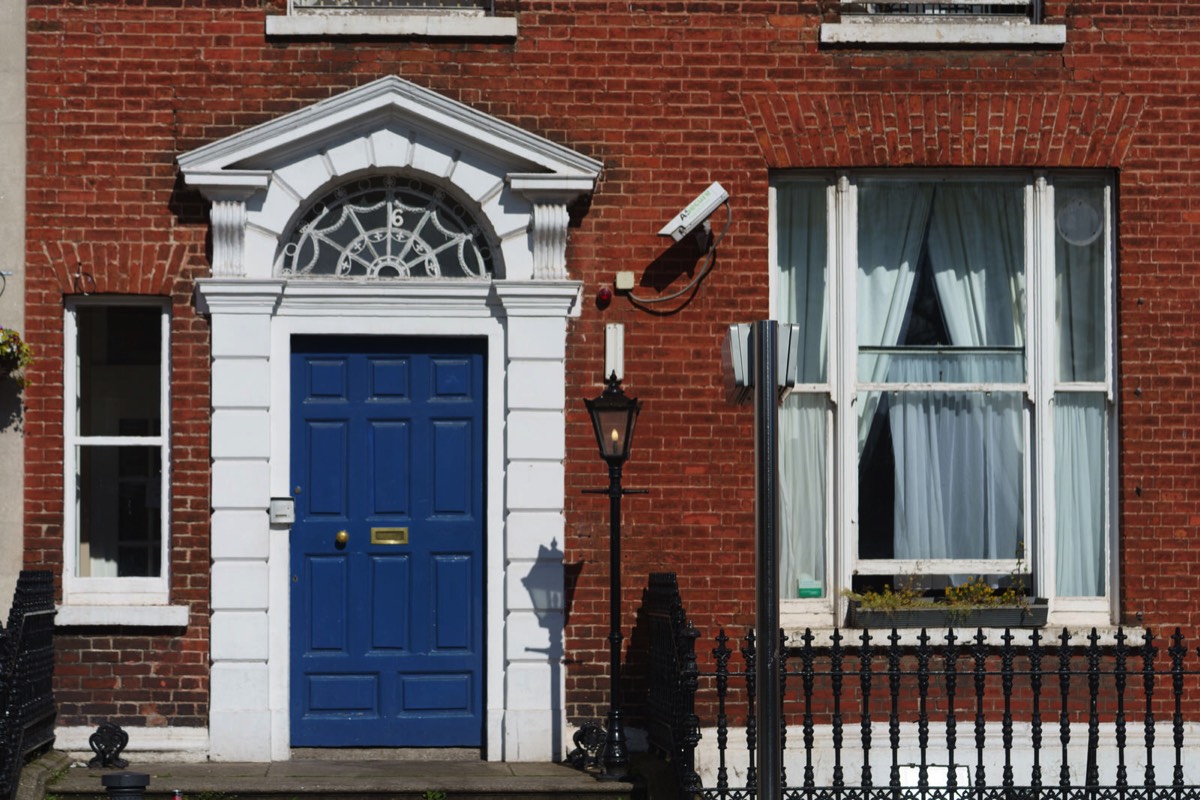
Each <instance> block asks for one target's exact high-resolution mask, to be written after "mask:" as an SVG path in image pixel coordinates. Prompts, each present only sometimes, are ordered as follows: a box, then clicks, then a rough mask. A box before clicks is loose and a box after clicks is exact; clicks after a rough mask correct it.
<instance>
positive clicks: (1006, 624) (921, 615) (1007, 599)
mask: <svg viewBox="0 0 1200 800" xmlns="http://www.w3.org/2000/svg"><path fill="white" fill-rule="evenodd" d="M1002 584H1003V585H998V586H993V585H991V584H989V583H988V581H987V579H986V578H984V577H983V576H981V575H972V576H971V577H969V578H967V580H966V581H964V582H963V583H960V584H958V585H951V586H947V587H946V588H945V589H944V590H943V591H942V593H941V596H936V595H933V596H931V594H930V593H929V592H927V591H926V590H925V589H924V588H923V586H922V585H921V584H920V581H919V578H918V576H916V575H909V576H907V577H905V579H904V581H903V582H902V583H901V584H900V585H899V586H898V587H897V588H895V589H893V588H892V587H891V586H886V585H885V586H884V587H883V588H882V589H881V590H867V591H863V592H851V591H847V592H845V594H846V596H847V597H848V598H849V599H850V606H849V613H848V614H847V618H846V624H847V625H848V626H849V627H851V628H934V627H960V628H976V627H980V628H1036V627H1041V626H1043V625H1045V624H1046V612H1047V605H1046V601H1045V600H1044V599H1042V598H1037V597H1033V598H1031V597H1029V593H1028V591H1027V590H1026V588H1025V587H1026V583H1025V574H1024V572H1023V571H1022V569H1021V566H1020V564H1018V567H1017V570H1015V571H1014V572H1013V574H1012V575H1011V576H1010V577H1009V579H1008V580H1006V581H1003V582H1002Z"/></svg>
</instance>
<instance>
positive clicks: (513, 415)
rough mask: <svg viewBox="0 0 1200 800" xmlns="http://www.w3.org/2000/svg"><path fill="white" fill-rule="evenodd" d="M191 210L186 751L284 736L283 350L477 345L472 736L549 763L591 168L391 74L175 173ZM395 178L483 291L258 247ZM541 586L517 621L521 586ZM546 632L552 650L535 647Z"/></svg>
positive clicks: (247, 747)
mask: <svg viewBox="0 0 1200 800" xmlns="http://www.w3.org/2000/svg"><path fill="white" fill-rule="evenodd" d="M179 164H180V167H181V169H182V171H183V173H184V176H185V178H186V180H187V181H188V183H189V184H190V185H192V186H195V187H197V188H199V189H200V190H201V191H202V192H203V193H204V194H205V196H206V197H207V198H208V199H209V200H210V201H211V202H212V204H213V207H212V241H213V276H212V277H211V278H208V279H204V280H201V281H200V282H199V285H198V287H197V300H198V304H199V307H200V308H201V310H202V311H203V312H204V313H206V314H208V315H209V316H210V320H211V328H212V408H213V411H212V458H213V475H212V508H213V515H212V558H213V567H212V609H213V614H212V629H211V645H210V646H211V657H212V672H211V695H210V698H211V699H210V713H209V719H210V722H209V737H208V743H207V748H208V755H209V757H211V758H213V759H215V760H247V759H250V760H260V761H266V760H284V759H287V758H289V756H290V741H289V723H290V717H289V708H288V680H289V677H288V676H289V608H288V596H289V595H288V592H289V581H288V532H289V529H288V527H287V526H272V525H270V524H269V522H268V514H267V510H268V505H269V502H270V498H271V497H273V496H274V497H285V496H288V495H289V489H290V486H289V479H290V476H289V474H288V472H289V456H290V453H289V425H290V407H289V386H290V374H289V355H290V348H291V339H292V337H293V336H294V335H298V334H315V335H339V334H365V335H389V336H395V335H403V336H476V337H483V338H485V339H486V341H487V358H488V362H487V363H488V393H487V412H486V413H487V422H488V441H487V464H486V468H487V474H488V481H487V509H488V510H487V528H486V536H487V542H486V550H487V568H486V578H485V582H486V585H485V602H486V604H487V609H486V615H487V631H486V634H485V635H486V642H485V647H486V653H487V655H486V660H485V673H486V686H485V694H486V698H487V700H486V704H487V708H486V730H485V731H484V738H485V754H486V756H487V758H489V759H490V760H507V761H518V760H519V761H530V760H532V761H539V760H550V759H556V758H559V757H561V755H562V753H563V750H564V742H563V734H562V732H563V729H564V726H565V717H564V712H563V703H562V698H563V684H564V678H563V675H562V672H561V666H560V663H561V648H562V643H561V635H562V619H563V609H562V600H561V598H562V581H563V577H562V576H563V569H562V543H563V530H564V523H563V505H564V504H563V493H564V488H563V487H564V477H563V457H564V451H565V418H564V409H565V404H566V397H565V389H564V386H565V373H564V364H565V356H566V332H567V321H568V318H569V317H571V316H572V315H574V314H577V313H578V304H579V300H580V288H581V287H580V284H579V283H578V282H577V281H572V280H569V279H568V278H567V272H566V262H565V257H566V238H567V220H568V215H567V206H568V204H569V203H570V202H572V201H573V200H574V199H575V198H576V197H578V196H579V195H581V194H585V193H588V192H591V191H592V189H593V188H594V185H595V181H596V179H597V178H598V176H599V172H600V164H599V163H597V162H595V161H592V160H591V159H588V158H585V157H583V156H580V155H578V154H575V153H573V152H572V151H570V150H567V149H566V148H563V147H561V146H559V145H556V144H553V143H551V142H548V141H546V140H544V139H540V138H539V137H536V136H533V135H530V134H528V133H525V132H523V131H521V130H519V129H517V128H514V127H513V126H510V125H508V124H506V123H503V122H501V121H499V120H496V119H494V118H491V117H488V116H487V115H484V114H480V113H478V112H475V111H473V110H472V109H470V108H468V107H466V106H463V105H461V104H459V103H455V102H453V101H450V100H448V99H446V98H444V97H441V96H439V95H436V94H434V93H432V92H429V91H427V90H424V89H421V88H419V87H417V86H415V85H413V84H411V83H408V82H406V81H403V80H401V79H398V78H385V79H382V80H380V81H376V82H374V83H371V84H367V85H366V86H363V87H360V88H359V89H355V90H353V91H351V92H348V93H346V94H344V95H339V96H337V97H333V98H330V99H329V100H326V101H323V102H322V103H318V104H316V105H314V106H312V107H309V108H306V109H303V110H301V111H299V112H295V113H293V114H290V115H287V116H286V117H282V118H280V119H277V120H274V121H273V122H268V123H266V124H264V125H261V126H259V127H257V128H253V129H250V130H248V131H245V132H243V133H241V134H237V135H235V136H233V137H230V138H229V139H226V140H222V141H220V142H216V143H214V144H211V145H208V146H206V147H204V148H201V149H199V150H196V151H193V152H191V153H188V154H186V155H184V156H181V157H180V159H179ZM395 171H400V172H403V173H406V174H414V175H418V176H420V177H421V178H422V179H423V180H426V181H429V182H432V183H435V184H438V185H441V186H443V187H445V188H447V189H448V190H451V191H453V192H454V193H455V194H456V195H457V196H458V197H459V198H460V199H461V200H464V201H465V203H466V205H468V207H470V208H471V210H472V211H473V212H474V214H475V215H476V218H477V219H478V220H479V221H480V222H481V223H483V224H485V225H486V226H487V227H488V228H490V230H491V233H492V234H493V246H494V250H495V251H496V252H498V257H497V258H495V261H496V263H497V265H498V269H497V274H496V276H495V277H494V278H493V279H490V280H483V281H474V280H427V279H411V280H403V281H390V282H387V281H377V282H368V281H362V280H355V281H348V280H336V279H309V278H303V279H285V278H282V277H279V276H276V275H275V274H274V261H275V255H276V252H277V249H278V247H279V244H280V241H281V239H282V238H283V237H285V236H286V235H287V232H288V228H289V225H291V224H292V222H293V220H295V219H296V217H297V214H298V213H299V212H300V211H301V210H302V209H303V208H304V207H305V205H306V203H308V202H309V201H310V200H311V199H312V198H313V197H314V196H316V195H317V194H319V193H320V192H321V191H323V190H324V189H326V188H328V187H330V186H333V185H336V184H337V183H339V182H340V181H343V180H345V179H348V178H352V177H356V176H359V175H369V174H377V173H379V172H395ZM531 573H536V575H537V576H538V577H537V580H538V585H539V586H546V585H549V586H550V587H551V588H552V589H553V588H555V587H557V591H551V592H550V593H549V595H548V596H550V597H553V598H555V599H554V600H553V601H552V604H551V605H549V606H548V605H547V604H546V601H545V599H544V598H541V599H539V601H538V604H537V605H538V607H535V601H534V598H533V597H532V596H531V595H532V593H531V592H530V591H529V590H528V589H527V587H526V584H525V582H523V580H522V579H525V578H528V576H529V575H530V574H531ZM556 637H557V639H558V640H557V641H555V638H556Z"/></svg>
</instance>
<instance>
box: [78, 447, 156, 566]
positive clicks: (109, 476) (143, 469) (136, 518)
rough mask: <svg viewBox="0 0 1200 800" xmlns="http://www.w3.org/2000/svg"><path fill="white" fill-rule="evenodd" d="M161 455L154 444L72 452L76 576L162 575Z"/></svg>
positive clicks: (89, 448)
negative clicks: (76, 502)
mask: <svg viewBox="0 0 1200 800" xmlns="http://www.w3.org/2000/svg"><path fill="white" fill-rule="evenodd" d="M161 452H162V451H161V448H159V447H154V446H151V447H143V446H137V447H117V446H96V447H80V448H78V449H77V453H78V456H77V463H78V464H79V472H78V474H77V476H76V480H77V485H78V487H79V506H78V513H79V518H78V521H77V525H78V529H79V558H78V564H79V574H80V575H81V576H83V577H89V576H90V577H122V578H124V577H131V576H132V577H158V576H159V575H160V574H161V570H162V563H161V560H162V559H161V553H162V521H161V520H162V514H161V505H162V504H161V497H162V495H161V489H162V457H161Z"/></svg>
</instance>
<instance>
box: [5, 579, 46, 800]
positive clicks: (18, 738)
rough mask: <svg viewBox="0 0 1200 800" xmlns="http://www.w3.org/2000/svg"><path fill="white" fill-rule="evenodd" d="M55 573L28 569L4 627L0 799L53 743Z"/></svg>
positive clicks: (18, 580) (13, 791) (12, 789)
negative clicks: (31, 759)
mask: <svg viewBox="0 0 1200 800" xmlns="http://www.w3.org/2000/svg"><path fill="white" fill-rule="evenodd" d="M55 613H56V612H55V609H54V575H53V574H52V573H50V572H44V571H24V572H22V573H21V574H20V577H19V578H18V579H17V589H16V592H15V594H14V596H13V604H12V608H11V609H10V611H9V613H8V626H7V627H6V628H3V629H0V798H10V797H12V796H13V795H14V794H15V793H16V790H17V783H18V782H19V780H20V777H21V767H22V766H24V764H25V762H26V761H27V760H28V759H30V758H32V757H33V756H36V755H38V754H39V753H42V752H44V751H46V750H49V749H50V747H51V746H52V745H53V744H54V718H55V716H56V710H55V706H54V695H53V692H52V680H53V677H54V616H55Z"/></svg>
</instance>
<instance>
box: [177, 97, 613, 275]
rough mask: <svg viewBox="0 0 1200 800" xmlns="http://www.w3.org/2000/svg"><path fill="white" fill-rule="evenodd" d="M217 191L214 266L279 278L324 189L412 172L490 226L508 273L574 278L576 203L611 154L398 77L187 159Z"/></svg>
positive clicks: (211, 192)
mask: <svg viewBox="0 0 1200 800" xmlns="http://www.w3.org/2000/svg"><path fill="white" fill-rule="evenodd" d="M178 163H179V167H180V170H181V171H182V172H183V175H184V179H185V180H186V182H187V183H188V185H189V186H194V187H196V188H197V189H199V190H200V191H201V192H202V193H203V194H204V195H205V197H206V198H208V199H209V200H211V201H212V203H213V209H212V223H213V243H214V247H213V274H214V276H227V277H234V276H246V277H268V276H270V275H271V270H272V265H273V263H274V258H275V254H276V251H277V250H278V247H279V244H280V241H281V240H282V239H283V237H286V235H287V233H288V230H289V228H290V226H291V225H293V224H294V223H295V220H296V219H297V217H298V215H299V214H300V213H301V211H302V210H303V209H304V208H305V207H306V205H307V204H308V203H309V202H310V201H311V199H312V198H314V197H315V196H317V195H318V194H319V193H320V192H322V191H324V190H326V189H328V188H329V187H331V186H334V185H337V184H338V183H340V182H345V181H348V180H351V179H353V178H355V177H358V176H363V175H370V174H379V173H385V172H391V173H396V172H399V173H408V174H413V175H416V176H419V177H421V178H422V179H423V180H427V181H431V182H433V183H435V184H437V185H440V186H442V187H443V188H445V189H446V191H448V192H450V193H451V194H452V195H454V196H455V197H456V198H457V199H458V200H459V201H460V202H462V203H463V205H464V207H465V208H466V209H467V210H468V211H469V212H470V213H472V214H473V215H475V216H476V218H477V219H478V220H479V222H480V223H481V224H483V225H484V226H485V227H487V228H489V235H490V236H491V238H492V240H493V242H492V243H493V247H494V248H495V252H496V253H498V254H499V256H500V257H499V259H498V265H497V266H498V270H497V277H503V278H507V279H523V278H524V279H528V278H543V279H547V278H550V279H553V278H557V279H562V278H565V277H566V263H565V250H566V234H567V230H566V226H567V211H566V209H567V205H568V204H569V203H570V202H571V201H573V200H574V199H575V198H576V197H578V196H579V195H582V194H587V193H589V192H591V191H592V190H593V188H594V186H595V182H596V180H597V178H598V177H599V174H600V171H601V166H602V165H601V164H600V163H599V162H597V161H595V160H593V159H591V158H588V157H586V156H583V155H580V154H579V153H576V152H574V151H572V150H570V149H569V148H566V147H563V146H562V145H559V144H556V143H554V142H551V141H549V140H547V139H544V138H542V137H540V136H537V135H534V134H531V133H529V132H527V131H524V130H522V129H521V128H518V127H516V126H514V125H511V124H509V123H507V122H504V121H502V120H499V119H496V118H495V117H492V116H490V115H488V114H484V113H481V112H479V111H476V110H474V109H472V108H470V107H469V106H466V105H464V104H462V103H459V102H457V101H455V100H451V99H449V98H446V97H443V96H442V95H439V94H437V93H435V92H432V91H430V90H428V89H424V88H422V87H419V86H417V85H415V84H413V83H411V82H409V81H406V80H403V79H401V78H397V77H394V76H393V77H387V78H382V79H380V80H377V81H374V82H372V83H369V84H366V85H364V86H361V87H359V88H357V89H352V90H350V91H348V92H345V93H343V94H340V95H336V96H334V97H331V98H329V99H327V100H323V101H321V102H318V103H315V104H313V105H311V106H308V107H307V108H303V109H300V110H298V111H294V112H292V113H290V114H286V115H284V116H281V117H279V118H277V119H274V120H270V121H268V122H265V123H262V124H261V125H257V126H255V127H253V128H249V129H247V130H245V131H242V132H240V133H237V134H234V135H232V136H229V137H227V138H225V139H221V140H219V141H216V142H213V143H211V144H208V145H205V146H203V147H200V148H197V149H196V150H193V151H191V152H189V153H185V154H183V155H181V156H179V158H178Z"/></svg>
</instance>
